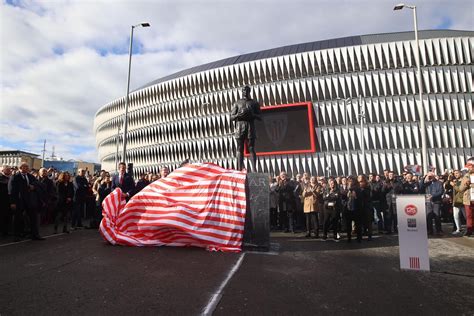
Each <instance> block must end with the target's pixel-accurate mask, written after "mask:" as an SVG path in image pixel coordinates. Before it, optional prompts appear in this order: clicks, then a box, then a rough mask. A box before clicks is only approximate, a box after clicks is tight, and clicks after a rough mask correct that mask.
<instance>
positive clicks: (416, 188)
mask: <svg viewBox="0 0 474 316" xmlns="http://www.w3.org/2000/svg"><path fill="white" fill-rule="evenodd" d="M402 185H403V192H402V193H403V194H420V184H419V183H418V181H415V179H414V178H413V174H412V173H411V172H407V173H406V175H405V178H404V181H403V183H402Z"/></svg>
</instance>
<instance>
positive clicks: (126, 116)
mask: <svg viewBox="0 0 474 316" xmlns="http://www.w3.org/2000/svg"><path fill="white" fill-rule="evenodd" d="M136 27H150V23H140V24H137V25H132V28H131V31H130V48H129V50H128V77H127V95H126V96H125V117H124V119H123V151H122V161H123V162H125V163H127V156H126V153H127V130H128V95H129V93H130V70H131V69H132V44H133V30H134V29H135V28H136ZM119 133H120V126H119V129H118V132H117V138H118V137H119V135H118V134H119ZM116 156H118V150H117V153H116ZM117 160H118V157H116V158H115V170H117V163H118V161H117Z"/></svg>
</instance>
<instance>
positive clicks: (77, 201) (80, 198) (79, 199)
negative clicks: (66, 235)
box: [71, 169, 89, 229]
mask: <svg viewBox="0 0 474 316" xmlns="http://www.w3.org/2000/svg"><path fill="white" fill-rule="evenodd" d="M85 175H86V171H85V170H84V169H78V170H77V176H76V177H75V178H74V180H73V182H72V184H73V186H74V199H73V202H74V206H73V210H72V223H71V227H72V229H76V228H83V227H84V226H82V216H83V214H84V210H85V207H86V196H87V191H88V190H89V181H87V178H86V177H85Z"/></svg>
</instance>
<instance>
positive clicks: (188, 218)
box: [100, 163, 246, 252]
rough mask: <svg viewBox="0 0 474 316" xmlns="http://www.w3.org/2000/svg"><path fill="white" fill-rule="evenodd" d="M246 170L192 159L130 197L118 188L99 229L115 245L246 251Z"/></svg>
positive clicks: (105, 204)
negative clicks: (243, 244)
mask: <svg viewBox="0 0 474 316" xmlns="http://www.w3.org/2000/svg"><path fill="white" fill-rule="evenodd" d="M245 178H246V173H245V171H237V170H229V169H224V168H221V167H219V166H217V165H214V164H210V163H206V164H188V165H185V166H184V167H181V168H179V169H176V170H175V171H174V172H172V173H171V174H170V175H169V176H168V177H166V178H163V179H160V180H157V181H155V182H153V183H151V184H150V185H148V186H147V187H145V188H144V189H143V190H142V191H140V192H139V193H138V194H136V195H135V196H133V197H132V198H131V199H130V200H129V201H128V202H127V203H126V201H125V198H124V195H123V193H122V191H121V190H120V189H119V188H117V189H115V190H114V191H113V192H112V193H111V194H109V195H108V196H107V197H106V198H105V200H104V202H103V203H102V206H103V212H102V215H103V219H102V222H101V224H100V233H101V234H102V236H103V237H104V239H105V240H106V241H108V242H110V243H111V244H113V245H127V246H165V245H166V246H195V247H203V248H206V249H208V250H220V251H233V252H239V251H241V245H242V237H243V232H244V224H245V211H246V196H245Z"/></svg>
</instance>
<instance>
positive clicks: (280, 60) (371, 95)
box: [94, 30, 474, 175]
mask: <svg viewBox="0 0 474 316" xmlns="http://www.w3.org/2000/svg"><path fill="white" fill-rule="evenodd" d="M419 38H420V55H421V71H422V78H423V80H422V81H423V106H424V110H425V118H426V135H427V144H428V160H429V164H430V165H431V166H434V167H436V169H437V170H438V171H443V170H445V169H459V168H462V167H463V165H464V162H465V159H466V158H467V157H469V156H474V150H473V139H474V113H473V59H474V54H473V51H474V32H473V31H455V30H427V31H421V32H419ZM415 60H416V57H415V41H414V33H413V32H402V33H389V34H376V35H363V36H352V37H346V38H339V39H332V40H324V41H317V42H311V43H304V44H297V45H290V46H285V47H280V48H276V49H270V50H265V51H260V52H256V53H250V54H245V55H240V56H236V57H232V58H227V59H223V60H220V61H216V62H212V63H209V64H205V65H201V66H197V67H194V68H190V69H187V70H183V71H180V72H177V73H175V74H172V75H170V76H167V77H164V78H161V79H158V80H155V81H153V82H150V83H148V84H146V85H145V86H143V87H141V88H139V89H137V90H136V91H134V92H132V93H131V94H130V103H129V131H128V135H127V139H128V140H127V161H128V162H133V164H134V169H135V171H136V172H142V171H157V170H158V169H160V167H162V166H168V167H170V168H171V169H174V168H176V167H177V166H179V164H180V163H181V162H182V161H183V160H185V159H187V158H188V159H189V160H190V161H191V162H193V161H206V162H214V163H217V164H219V165H221V166H223V167H226V168H229V167H230V168H232V167H235V165H236V160H235V154H234V153H235V150H236V143H235V140H234V139H233V138H232V133H233V123H232V122H231V121H230V117H229V112H230V110H231V106H232V104H233V103H234V102H235V101H236V100H238V99H239V98H240V96H241V95H240V90H241V88H242V87H243V86H244V85H249V86H251V88H252V96H253V98H255V99H257V100H258V101H259V102H260V104H261V105H262V106H263V107H267V106H268V107H271V106H277V105H284V104H294V103H299V102H311V103H312V106H313V110H314V118H315V122H314V128H315V135H316V137H315V139H316V151H315V152H313V153H304V154H278V155H268V156H260V157H259V159H258V164H257V169H258V170H259V171H263V172H269V173H278V172H279V171H280V170H286V171H287V172H289V173H292V174H295V173H297V172H299V173H300V172H305V171H308V172H311V173H312V174H313V175H315V174H317V175H323V174H326V175H327V174H331V175H342V174H348V172H349V170H351V171H352V173H353V174H356V173H362V172H364V173H367V172H381V171H382V170H384V169H391V170H394V171H397V172H400V171H401V170H403V168H404V167H405V166H407V165H417V164H420V165H421V151H420V149H421V136H420V127H419V117H420V116H419V113H418V107H417V102H418V99H419V96H418V83H417V73H416V69H417V68H416V62H415ZM344 99H349V101H347V102H345V101H344ZM124 109H125V97H121V98H119V99H116V100H113V101H111V102H110V103H108V104H106V105H104V106H102V107H101V108H100V109H99V110H98V112H97V113H96V116H95V121H94V130H95V135H96V142H97V147H98V152H99V159H100V162H101V163H102V166H103V168H105V169H107V170H114V169H115V154H116V144H117V141H118V142H119V144H120V148H121V146H122V135H120V139H118V140H117V130H118V128H119V125H123V118H124ZM345 111H347V112H345ZM361 111H362V112H361ZM361 113H365V115H364V117H363V118H362V119H363V124H362V125H361V124H360V123H361V122H360V120H361V115H360V114H361ZM346 117H347V120H348V121H347V123H348V124H347V125H346V121H345V119H346ZM257 142H258V140H257ZM362 146H364V150H362ZM119 160H122V158H121V157H119ZM247 163H248V162H246V164H247ZM349 164H351V165H350V166H349Z"/></svg>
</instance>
